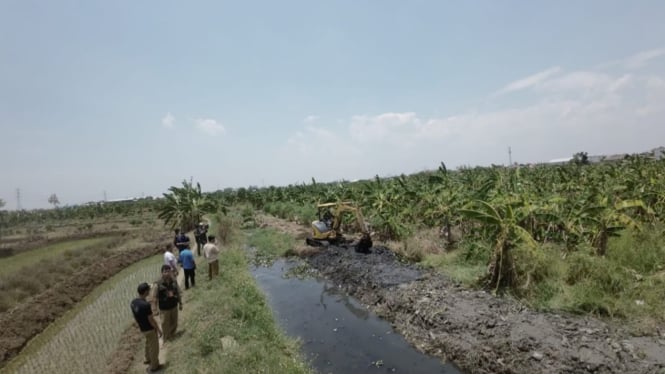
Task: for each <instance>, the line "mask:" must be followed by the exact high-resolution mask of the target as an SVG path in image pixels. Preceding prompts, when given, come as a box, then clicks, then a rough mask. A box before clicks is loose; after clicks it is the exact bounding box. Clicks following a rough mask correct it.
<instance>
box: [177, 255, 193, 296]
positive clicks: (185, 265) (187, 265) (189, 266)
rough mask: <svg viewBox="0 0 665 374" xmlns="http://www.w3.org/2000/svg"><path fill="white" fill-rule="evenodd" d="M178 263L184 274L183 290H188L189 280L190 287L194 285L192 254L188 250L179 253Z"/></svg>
mask: <svg viewBox="0 0 665 374" xmlns="http://www.w3.org/2000/svg"><path fill="white" fill-rule="evenodd" d="M180 262H181V263H182V270H183V271H184V273H185V289H186V290H188V289H189V282H190V280H191V282H192V287H194V286H195V285H196V280H195V278H196V262H195V261H194V254H193V253H192V251H191V250H190V249H189V248H185V249H183V250H182V251H180Z"/></svg>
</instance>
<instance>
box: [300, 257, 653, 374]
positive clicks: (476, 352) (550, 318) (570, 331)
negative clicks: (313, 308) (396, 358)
mask: <svg viewBox="0 0 665 374" xmlns="http://www.w3.org/2000/svg"><path fill="white" fill-rule="evenodd" d="M307 262H308V263H309V264H310V265H311V266H312V267H314V268H316V269H317V270H318V271H319V272H320V273H321V274H322V275H324V276H325V277H326V278H328V279H329V280H331V281H333V282H335V283H336V284H337V285H339V286H340V287H342V288H343V289H345V290H346V292H347V293H348V294H350V295H352V296H354V297H356V298H358V299H359V300H361V301H362V302H363V303H365V304H366V305H368V306H370V309H372V310H373V311H374V312H376V313H377V314H378V315H379V316H381V317H382V318H384V319H386V320H388V321H390V322H392V324H393V326H394V327H395V329H396V330H397V331H398V332H399V333H400V334H402V335H403V336H404V337H405V338H406V339H407V340H408V341H409V342H411V343H412V344H413V345H414V346H416V347H417V348H418V349H420V350H422V351H423V352H425V353H428V354H431V355H434V356H437V357H439V358H442V359H444V360H447V361H450V362H453V363H455V364H456V365H457V366H458V367H460V368H461V369H462V370H464V371H466V372H468V373H659V372H662V371H661V370H663V368H665V332H663V335H658V332H655V335H654V336H651V337H633V336H630V335H629V334H628V333H627V332H626V331H624V330H622V329H621V327H620V326H613V325H610V324H608V323H605V322H603V321H600V320H597V319H594V318H587V317H580V316H569V315H558V314H547V313H542V312H535V311H532V310H529V309H527V308H525V307H524V306H523V305H521V304H520V303H519V302H517V301H515V300H512V299H509V298H496V297H494V296H492V295H490V294H488V293H486V292H484V291H476V290H469V289H466V288H464V287H462V286H461V285H459V284H457V283H455V282H453V281H451V280H449V279H447V278H446V277H443V276H441V275H440V274H434V273H432V272H429V271H425V270H421V269H419V268H418V267H416V266H415V265H409V264H404V263H401V262H400V261H399V260H398V258H397V257H396V256H395V255H394V253H393V252H391V251H390V250H388V249H386V248H382V247H375V248H372V253H370V254H367V255H364V254H359V253H355V252H354V251H353V250H347V249H342V248H336V247H330V248H328V249H327V250H326V251H324V252H323V253H321V254H319V255H315V256H312V257H310V258H308V259H307Z"/></svg>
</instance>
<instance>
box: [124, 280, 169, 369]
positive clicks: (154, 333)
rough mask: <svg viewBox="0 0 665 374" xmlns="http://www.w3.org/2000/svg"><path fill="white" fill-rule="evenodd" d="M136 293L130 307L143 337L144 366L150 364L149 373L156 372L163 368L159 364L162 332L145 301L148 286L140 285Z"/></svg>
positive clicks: (148, 292) (148, 290) (148, 304)
mask: <svg viewBox="0 0 665 374" xmlns="http://www.w3.org/2000/svg"><path fill="white" fill-rule="evenodd" d="M137 291H138V293H139V297H137V298H136V299H134V300H132V303H131V305H130V306H131V308H132V313H133V314H134V320H136V323H137V324H138V325H139V329H140V330H141V332H142V333H143V335H144V336H145V362H144V364H150V371H158V370H161V369H162V368H163V366H162V365H160V364H159V337H161V336H162V330H161V329H160V328H159V325H158V324H157V322H156V321H155V318H154V317H153V316H152V308H151V307H150V303H149V302H148V301H147V300H146V298H147V297H148V295H149V294H150V286H149V285H148V284H147V283H141V284H139V287H138V289H137Z"/></svg>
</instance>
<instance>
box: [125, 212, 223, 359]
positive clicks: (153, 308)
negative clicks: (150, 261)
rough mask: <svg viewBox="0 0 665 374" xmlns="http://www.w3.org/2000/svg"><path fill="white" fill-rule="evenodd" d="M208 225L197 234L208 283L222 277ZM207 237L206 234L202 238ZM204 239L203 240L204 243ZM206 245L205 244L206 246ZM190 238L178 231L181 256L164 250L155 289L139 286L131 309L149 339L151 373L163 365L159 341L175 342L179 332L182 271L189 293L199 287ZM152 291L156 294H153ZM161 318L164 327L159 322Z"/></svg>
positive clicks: (175, 243) (175, 244) (176, 242)
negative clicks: (197, 285) (160, 357)
mask: <svg viewBox="0 0 665 374" xmlns="http://www.w3.org/2000/svg"><path fill="white" fill-rule="evenodd" d="M207 231H208V225H204V224H203V223H201V224H199V225H198V226H197V228H196V230H195V236H196V243H197V249H199V250H198V256H199V257H200V256H201V252H200V247H199V244H200V246H201V247H202V249H203V257H204V259H205V260H206V262H207V263H208V279H209V280H212V279H213V277H215V276H217V275H219V259H218V256H219V252H220V251H219V248H218V247H217V245H216V241H215V237H214V236H213V235H207V236H206V233H207ZM202 233H203V234H202ZM201 235H203V239H204V240H201ZM203 241H204V242H203ZM189 242H190V240H189V237H188V236H187V235H186V234H185V233H184V232H182V231H181V230H176V231H175V238H174V240H173V247H175V248H177V249H178V255H177V257H176V255H175V254H174V253H173V251H172V250H171V247H170V246H169V247H167V248H166V249H165V250H164V263H163V264H162V266H161V277H160V279H159V280H158V281H157V282H155V283H154V286H153V287H151V286H150V285H149V284H148V283H141V284H139V286H138V289H137V292H138V297H137V298H135V299H134V300H132V302H131V309H132V313H133V315H134V319H135V320H136V323H137V324H138V326H139V329H140V330H141V332H142V333H143V335H144V336H145V361H144V363H145V364H148V365H150V367H149V369H150V371H151V372H155V371H159V370H161V369H162V368H163V365H161V364H160V363H159V338H160V337H163V339H164V341H169V340H172V339H173V338H174V337H175V334H176V330H177V328H178V311H179V310H180V311H181V310H182V307H183V302H182V291H181V288H180V286H179V284H178V274H179V267H181V268H182V270H183V273H184V280H185V290H187V289H189V287H190V283H191V287H194V286H195V285H196V260H195V258H194V254H193V253H192V250H191V249H190V248H189V247H190V245H189ZM151 291H152V292H151ZM156 315H159V316H160V320H161V326H160V324H159V323H157V321H156V320H155V316H156Z"/></svg>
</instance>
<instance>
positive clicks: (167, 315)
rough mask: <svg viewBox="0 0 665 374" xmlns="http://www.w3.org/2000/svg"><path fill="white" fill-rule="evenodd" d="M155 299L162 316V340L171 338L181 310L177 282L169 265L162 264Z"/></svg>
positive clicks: (176, 326) (176, 327)
mask: <svg viewBox="0 0 665 374" xmlns="http://www.w3.org/2000/svg"><path fill="white" fill-rule="evenodd" d="M157 301H158V303H159V313H160V314H161V316H162V329H163V331H164V340H165V341H166V340H171V339H173V337H174V336H175V332H176V330H177V329H178V309H180V310H182V298H181V296H180V288H179V287H178V282H176V280H175V279H174V278H173V271H172V269H171V266H169V265H162V277H161V278H160V279H159V281H157Z"/></svg>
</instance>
